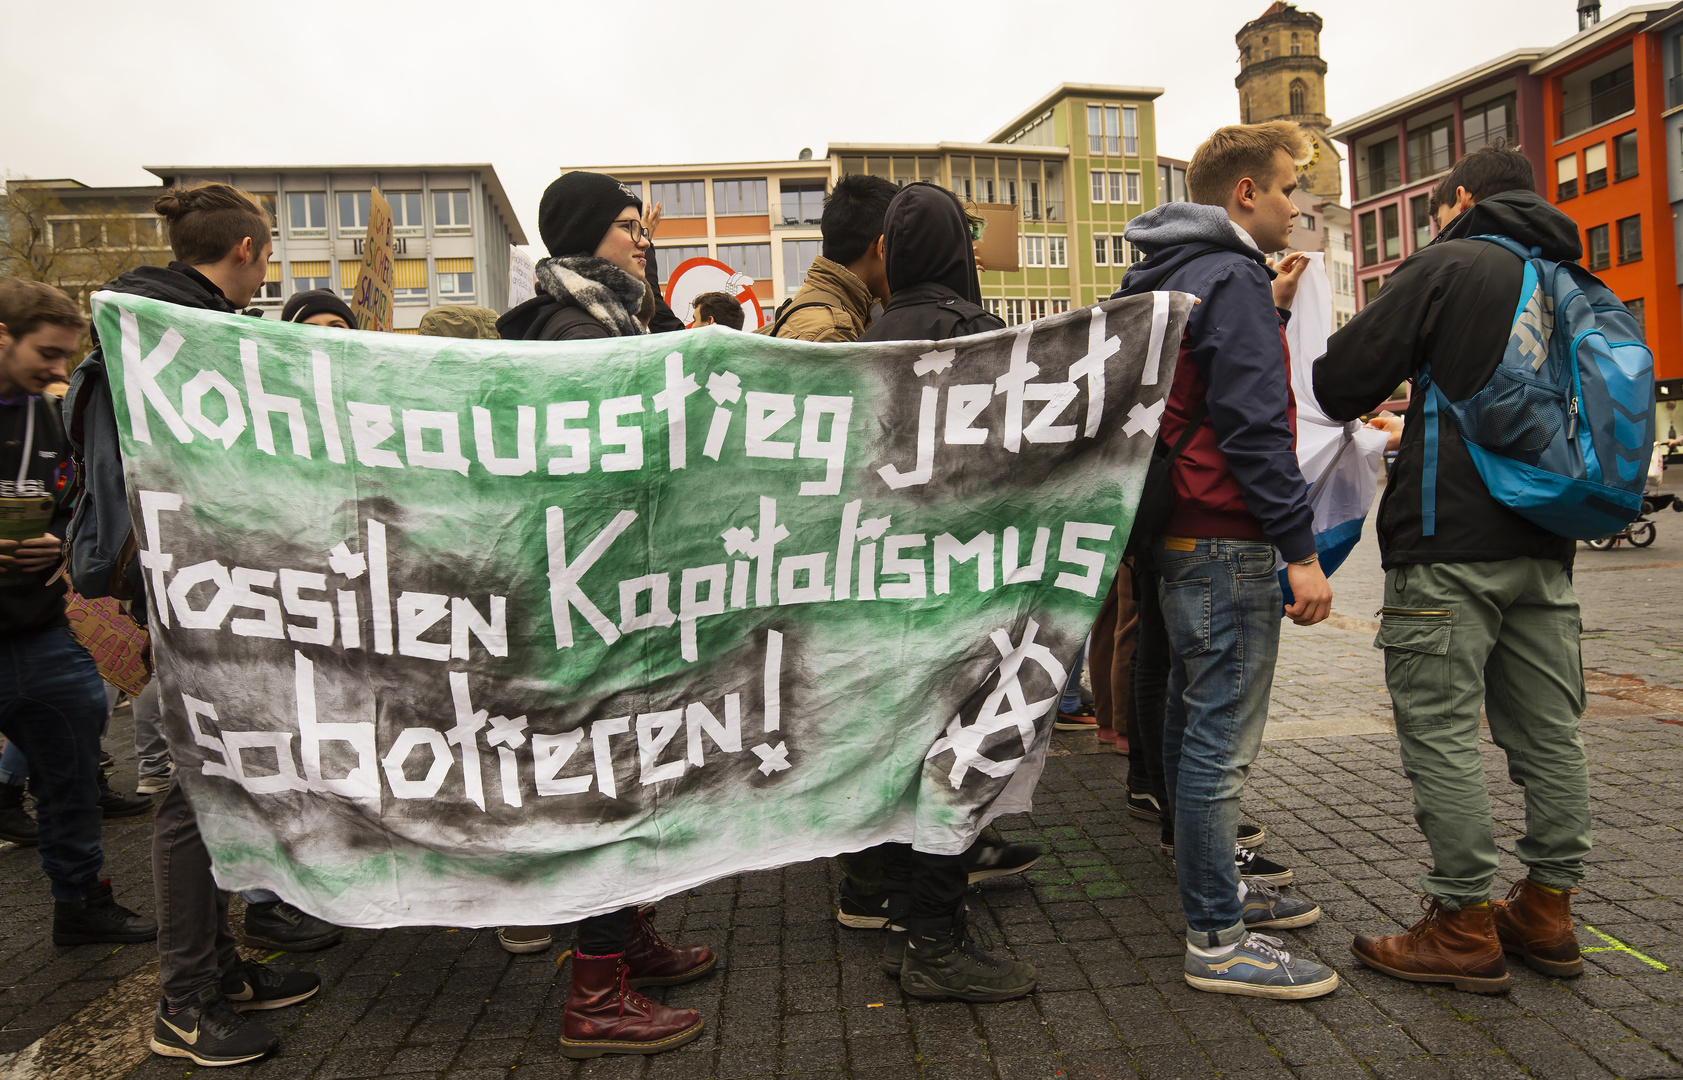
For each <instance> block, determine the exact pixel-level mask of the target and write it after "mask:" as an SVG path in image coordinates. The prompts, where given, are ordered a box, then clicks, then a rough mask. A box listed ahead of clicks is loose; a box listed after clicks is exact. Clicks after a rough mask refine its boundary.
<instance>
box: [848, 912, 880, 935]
mask: <svg viewBox="0 0 1683 1080" xmlns="http://www.w3.org/2000/svg"><path fill="white" fill-rule="evenodd" d="M836 921H837V922H839V923H841V924H842V925H843V926H846V927H849V928H851V929H854V930H881V929H882V928H883V927H885V926H887V925H888V917H887V916H885V915H849V914H848V913H847V912H845V911H837V912H836Z"/></svg>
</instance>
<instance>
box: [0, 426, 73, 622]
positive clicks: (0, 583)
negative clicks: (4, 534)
mask: <svg viewBox="0 0 1683 1080" xmlns="http://www.w3.org/2000/svg"><path fill="white" fill-rule="evenodd" d="M31 414H33V416H32V415H31ZM31 420H33V423H31ZM26 443H27V444H28V445H27V446H26V445H25V444H26ZM26 453H27V454H28V457H27V459H26V458H25V457H24V455H25V454H26ZM20 465H21V466H23V482H22V483H19V482H18V469H19V466H20ZM70 477H71V470H70V443H69V441H68V440H67V439H65V437H64V423H63V421H62V420H60V418H59V403H58V398H55V397H53V396H52V395H50V394H42V395H40V396H38V397H31V396H30V395H27V394H25V395H23V396H22V397H21V398H18V399H13V400H12V401H0V497H4V499H5V500H6V502H7V509H8V510H12V509H14V508H15V509H18V510H23V509H28V510H30V511H32V512H31V513H30V515H29V516H30V519H32V520H33V519H36V518H37V517H39V518H40V523H39V525H32V526H30V527H29V528H27V529H18V530H16V532H18V533H30V534H33V535H34V536H40V535H42V534H43V533H51V534H52V535H53V536H56V537H58V538H60V539H63V538H64V532H65V526H67V525H69V524H70V494H71V492H70ZM13 500H16V501H15V502H14V501H13ZM57 571H58V566H57V565H56V564H54V565H53V566H50V567H48V568H47V569H45V570H37V571H35V572H33V573H24V572H23V571H21V570H0V637H6V636H8V635H12V634H33V633H39V632H40V631H42V630H50V629H52V628H54V627H57V626H63V625H65V619H64V592H65V589H64V579H63V578H62V577H61V578H59V579H58V580H57V581H54V582H52V583H51V584H48V581H47V579H48V578H51V577H53V576H54V574H56V573H57Z"/></svg>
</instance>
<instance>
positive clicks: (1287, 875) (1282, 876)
mask: <svg viewBox="0 0 1683 1080" xmlns="http://www.w3.org/2000/svg"><path fill="white" fill-rule="evenodd" d="M1239 876H1240V877H1247V878H1256V879H1257V880H1258V881H1266V882H1268V884H1270V885H1290V884H1291V882H1292V878H1294V877H1296V876H1297V875H1296V874H1295V873H1293V872H1292V869H1291V867H1289V866H1288V867H1286V869H1284V870H1281V871H1279V872H1278V873H1274V874H1247V873H1245V872H1243V871H1240V873H1239Z"/></svg>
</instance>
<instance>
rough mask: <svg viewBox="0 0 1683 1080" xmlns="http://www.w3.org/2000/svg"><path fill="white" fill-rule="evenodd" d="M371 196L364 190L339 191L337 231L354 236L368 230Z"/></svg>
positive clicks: (343, 234)
mask: <svg viewBox="0 0 1683 1080" xmlns="http://www.w3.org/2000/svg"><path fill="white" fill-rule="evenodd" d="M370 199H371V197H370V196H369V194H368V192H366V191H341V192H339V233H340V235H342V236H355V235H357V234H358V233H365V232H367V231H368V207H369V204H370ZM294 276H296V275H294Z"/></svg>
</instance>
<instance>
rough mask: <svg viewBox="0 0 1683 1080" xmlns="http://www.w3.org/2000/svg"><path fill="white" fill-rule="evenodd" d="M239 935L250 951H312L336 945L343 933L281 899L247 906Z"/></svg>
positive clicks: (328, 923)
mask: <svg viewBox="0 0 1683 1080" xmlns="http://www.w3.org/2000/svg"><path fill="white" fill-rule="evenodd" d="M240 936H241V937H242V938H243V939H244V941H245V944H246V945H248V946H250V947H251V948H253V949H271V950H273V949H279V950H281V951H282V952H315V951H316V950H317V949H325V948H328V947H329V946H332V945H337V944H339V939H340V938H342V937H344V936H345V932H344V931H343V930H341V929H339V928H338V927H337V926H334V925H333V924H332V923H330V922H327V921H326V920H324V919H318V918H316V917H315V916H314V915H311V914H309V913H307V912H303V911H299V910H298V909H297V908H295V907H293V906H292V905H291V904H289V903H287V902H286V901H285V900H271V901H269V902H268V903H266V904H247V905H246V908H245V926H244V927H243V928H242V929H241V934H240Z"/></svg>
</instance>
